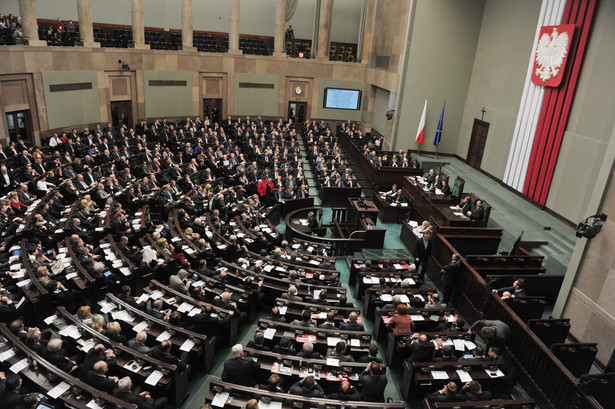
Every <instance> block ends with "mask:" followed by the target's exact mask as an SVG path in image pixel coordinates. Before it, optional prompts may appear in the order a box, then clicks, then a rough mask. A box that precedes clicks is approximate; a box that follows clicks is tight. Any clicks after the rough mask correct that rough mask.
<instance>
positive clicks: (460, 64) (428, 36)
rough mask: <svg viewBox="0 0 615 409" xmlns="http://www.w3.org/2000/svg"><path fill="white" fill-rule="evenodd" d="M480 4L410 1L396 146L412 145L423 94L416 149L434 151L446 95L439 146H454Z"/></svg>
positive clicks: (480, 0) (443, 148)
mask: <svg viewBox="0 0 615 409" xmlns="http://www.w3.org/2000/svg"><path fill="white" fill-rule="evenodd" d="M484 4H485V1H484V0H471V1H457V0H437V1H417V2H415V3H414V5H415V6H416V8H415V10H414V16H413V17H412V23H411V27H410V32H409V33H408V41H409V43H408V45H407V47H408V48H407V51H406V55H405V57H406V58H405V67H404V70H403V71H404V72H403V73H402V81H403V84H402V85H401V91H400V93H399V97H398V109H397V112H396V119H395V123H394V128H393V137H392V141H393V144H392V146H393V147H394V149H395V150H398V149H408V148H411V149H417V147H418V144H417V143H416V142H415V140H414V139H415V136H416V132H417V128H418V124H419V120H420V117H421V113H422V111H423V105H424V103H425V99H426V98H427V99H428V106H427V115H426V124H425V142H424V144H423V146H422V148H421V149H423V150H432V151H435V147H434V146H433V145H432V141H433V136H434V133H435V130H436V127H437V124H438V119H439V116H440V112H441V110H442V102H443V101H444V100H446V113H445V118H444V127H443V133H442V141H441V143H440V152H450V153H454V152H455V150H456V148H457V138H458V135H459V128H460V125H461V118H462V114H463V108H464V104H465V102H466V99H467V95H468V88H469V85H470V79H471V76H472V68H473V65H474V55H475V52H476V47H477V43H478V38H479V33H480V27H481V21H482V15H483V8H484Z"/></svg>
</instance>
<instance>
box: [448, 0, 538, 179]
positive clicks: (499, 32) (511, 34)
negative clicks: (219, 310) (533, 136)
mask: <svg viewBox="0 0 615 409" xmlns="http://www.w3.org/2000/svg"><path fill="white" fill-rule="evenodd" d="M540 3H541V2H539V1H535V0H519V1H514V2H503V1H498V0H487V2H486V3H485V10H484V13H483V20H482V25H481V31H480V37H479V39H478V46H477V49H476V57H475V60H474V67H473V69H472V80H471V82H470V88H469V90H468V98H467V100H466V101H465V104H464V107H463V118H462V122H461V128H460V129H459V136H458V138H457V145H456V147H455V146H452V148H453V149H454V150H453V151H451V152H452V153H456V154H457V155H459V156H461V157H462V158H465V157H466V154H467V152H468V145H469V142H470V134H471V132H472V125H473V124H474V118H479V119H480V118H481V109H482V108H483V107H485V110H486V111H487V112H486V113H485V121H487V122H489V123H490V127H489V135H488V136H487V144H486V146H485V151H484V155H483V161H482V164H481V168H482V169H483V170H485V171H487V172H489V173H490V174H492V175H494V176H496V177H497V178H500V179H502V178H503V177H504V170H505V168H506V160H507V159H508V151H509V149H510V145H511V141H512V136H513V131H514V129H515V122H516V120H517V112H518V110H519V103H520V101H521V94H522V92H523V84H524V81H525V76H526V73H527V67H528V62H529V59H530V54H531V51H532V42H533V40H534V33H535V31H536V24H537V21H538V14H539V12H540ZM447 110H448V104H447ZM447 122H448V112H447V113H446V118H445V124H446V123H447ZM446 128H447V130H448V132H445V136H446V135H447V134H448V135H450V136H455V135H454V132H455V130H454V129H451V128H450V127H448V126H447V127H446ZM448 146H450V145H447V147H448ZM442 148H444V145H443V146H442Z"/></svg>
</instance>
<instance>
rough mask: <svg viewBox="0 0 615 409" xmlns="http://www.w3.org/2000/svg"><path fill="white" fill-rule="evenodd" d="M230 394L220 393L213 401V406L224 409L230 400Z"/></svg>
mask: <svg viewBox="0 0 615 409" xmlns="http://www.w3.org/2000/svg"><path fill="white" fill-rule="evenodd" d="M228 397H229V393H228V392H218V393H216V396H214V398H213V399H212V401H211V406H216V407H219V408H223V407H224V405H225V404H226V401H227V400H228Z"/></svg>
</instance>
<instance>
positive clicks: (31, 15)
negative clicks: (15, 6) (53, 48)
mask: <svg viewBox="0 0 615 409" xmlns="http://www.w3.org/2000/svg"><path fill="white" fill-rule="evenodd" d="M19 16H20V17H21V28H22V30H23V38H24V39H25V40H28V45H31V46H39V47H44V46H47V42H46V41H41V40H39V39H38V27H37V24H36V7H35V6H34V0H19Z"/></svg>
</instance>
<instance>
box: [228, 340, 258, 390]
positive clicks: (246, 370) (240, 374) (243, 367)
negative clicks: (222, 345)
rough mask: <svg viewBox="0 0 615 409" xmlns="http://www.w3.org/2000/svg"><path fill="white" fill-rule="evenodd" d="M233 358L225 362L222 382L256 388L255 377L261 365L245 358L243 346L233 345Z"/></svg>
mask: <svg viewBox="0 0 615 409" xmlns="http://www.w3.org/2000/svg"><path fill="white" fill-rule="evenodd" d="M231 350H232V352H233V357H232V358H230V359H227V360H226V361H225V362H224V370H223V371H222V376H221V378H222V380H223V381H225V382H233V383H236V384H238V385H243V386H250V387H253V386H254V375H255V374H256V372H257V371H258V370H260V367H261V366H260V365H259V364H258V363H257V362H255V361H254V360H253V359H252V358H248V357H246V356H245V354H244V352H243V346H241V344H236V345H233V348H231Z"/></svg>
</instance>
